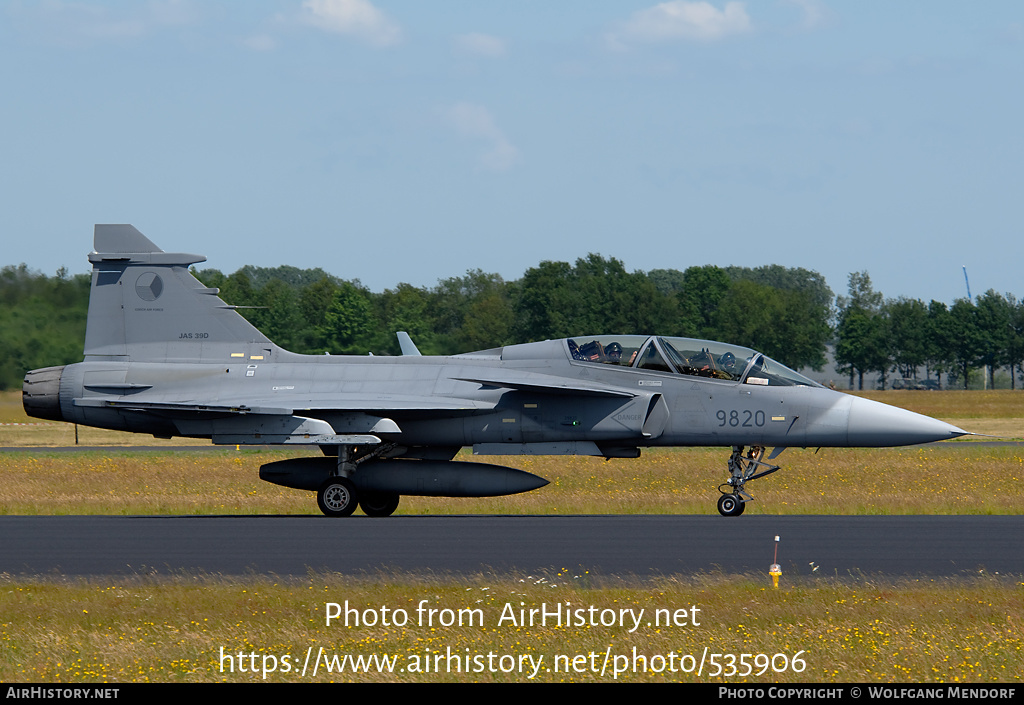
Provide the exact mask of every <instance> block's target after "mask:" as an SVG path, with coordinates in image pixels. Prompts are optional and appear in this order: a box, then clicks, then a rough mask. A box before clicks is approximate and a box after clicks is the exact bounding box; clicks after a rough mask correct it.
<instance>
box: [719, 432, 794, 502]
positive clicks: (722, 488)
mask: <svg viewBox="0 0 1024 705" xmlns="http://www.w3.org/2000/svg"><path fill="white" fill-rule="evenodd" d="M780 452H781V450H780V449H776V452H774V453H772V457H775V456H776V455H778V454H779V453H780ZM762 457H764V446H750V450H749V451H748V452H747V454H746V455H743V446H733V448H732V455H731V456H729V479H728V480H727V481H725V482H724V483H722V484H721V485H719V486H718V491H719V492H721V493H722V496H721V497H719V498H718V513H719V514H721V515H722V516H724V517H738V516H739V515H740V514H742V513H743V510H744V508H745V507H746V503H747V502H750V501H752V500H753V499H754V498H753V497H752V496H750V494H748V493H747V491H746V489H745V488H746V484H747V483H748V482H750V481H751V480H756V479H758V478H759V477H764V476H765V475H771V474H772V473H773V472H775V471H776V470H778V469H779V466H778V465H771V464H769V463H765V462H762V460H761V458H762ZM761 468H766V469H761ZM759 469H761V471H760V472H758V470H759Z"/></svg>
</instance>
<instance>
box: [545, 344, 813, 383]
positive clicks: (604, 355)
mask: <svg viewBox="0 0 1024 705" xmlns="http://www.w3.org/2000/svg"><path fill="white" fill-rule="evenodd" d="M565 342H566V345H567V346H568V349H569V356H570V357H571V358H572V359H573V360H579V361H580V362H593V363H598V364H605V365H619V366H622V367H631V368H634V369H640V370H648V371H652V372H667V373H670V374H681V375H692V376H694V377H708V378H711V379H720V380H725V381H730V382H740V383H743V384H758V385H765V386H768V385H770V386H784V387H794V386H807V387H820V386H821V385H820V384H818V383H817V382H814V381H812V380H810V379H807V378H806V377H804V376H803V375H801V374H799V373H798V372H794V371H793V370H791V369H789V368H788V367H786V366H785V365H783V364H781V363H778V362H776V361H775V360H772V359H771V358H769V357H767V356H765V355H762V354H761V353H759V352H757V351H756V350H751V349H750V348H744V347H741V346H739V345H729V344H727V343H718V342H715V341H713V340H697V339H694V338H669V337H662V336H646V335H596V336H580V337H576V338H566V341H565Z"/></svg>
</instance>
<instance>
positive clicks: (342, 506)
mask: <svg viewBox="0 0 1024 705" xmlns="http://www.w3.org/2000/svg"><path fill="white" fill-rule="evenodd" d="M316 503H317V504H318V505H319V506H320V511H321V512H323V513H324V515H325V516H329V517H347V516H349V515H350V514H352V512H354V511H355V510H356V505H357V504H358V503H359V500H358V498H357V497H356V486H355V485H353V484H352V481H351V480H349V479H348V478H347V477H329V478H327V480H326V481H325V482H324V484H322V485H320V489H319V490H317V493H316Z"/></svg>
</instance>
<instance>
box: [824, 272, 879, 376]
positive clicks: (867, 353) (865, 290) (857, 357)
mask: <svg viewBox="0 0 1024 705" xmlns="http://www.w3.org/2000/svg"><path fill="white" fill-rule="evenodd" d="M848 291H849V294H848V296H840V297H839V299H838V306H839V316H838V318H839V323H838V326H837V327H836V352H835V356H836V366H837V368H838V369H839V370H840V371H842V372H848V373H849V375H850V387H853V380H854V376H856V377H857V380H858V382H857V386H858V389H864V373H866V372H874V371H883V373H884V371H885V370H888V368H889V355H888V352H887V350H888V346H887V344H886V339H885V333H886V323H885V320H884V318H883V314H882V294H881V293H880V292H877V291H875V290H874V288H873V287H872V286H871V277H870V276H868V273H867V272H853V273H851V274H850V279H849V290H848ZM883 385H884V379H883Z"/></svg>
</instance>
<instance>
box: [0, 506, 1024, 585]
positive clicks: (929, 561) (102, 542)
mask: <svg viewBox="0 0 1024 705" xmlns="http://www.w3.org/2000/svg"><path fill="white" fill-rule="evenodd" d="M776 535H778V536H780V537H781V541H780V545H779V563H780V564H781V566H782V570H783V572H784V574H786V575H790V576H794V575H808V576H810V575H818V576H838V577H847V576H864V575H887V576H931V577H938V576H954V577H965V576H971V575H979V574H982V573H985V574H995V573H999V574H1003V575H1007V574H1009V575H1022V574H1024V542H1021V541H1017V540H1015V539H1014V537H1019V536H1022V535H1024V517H1021V516H885V517H879V516H744V517H734V518H725V517H720V516H717V515H716V516H649V515H648V516H635V515H631V516H554V517H553V516H430V517H421V516H409V517H403V516H395V517H388V518H384V519H371V518H368V517H362V516H353V517H349V518H347V519H328V518H325V517H320V516H310V517H295V516H286V517H285V516H248V517H242V516H214V517H181V516H176V517H152V516H139V517H107V516H102V517H97V516H77V517H76V516H70V517H40V516H31V517H16V516H7V517H0V536H2V537H3V540H2V541H0V573H7V574H9V575H14V576H19V575H21V576H27V575H43V576H45V575H54V576H56V575H64V576H122V575H148V574H153V573H155V574H158V575H164V576H174V575H179V576H181V575H193V574H208V575H209V574H213V575H225V576H236V575H254V574H255V575H276V576H300V575H306V574H308V573H309V572H310V571H325V572H332V573H342V574H348V575H360V574H370V575H372V574H376V573H378V572H381V571H384V572H402V573H407V572H409V573H422V572H432V573H440V574H452V575H469V574H477V573H492V572H496V573H514V572H520V571H527V572H536V571H544V570H550V569H554V570H559V569H562V568H568V569H570V570H572V571H577V570H589V571H590V572H591V574H593V575H608V576H619V577H628V576H655V575H673V574H684V575H693V574H699V573H714V572H722V573H730V574H734V573H758V574H764V573H766V572H767V570H768V567H769V565H770V564H771V563H772V555H773V550H774V547H775V544H774V539H775V536H776Z"/></svg>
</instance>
